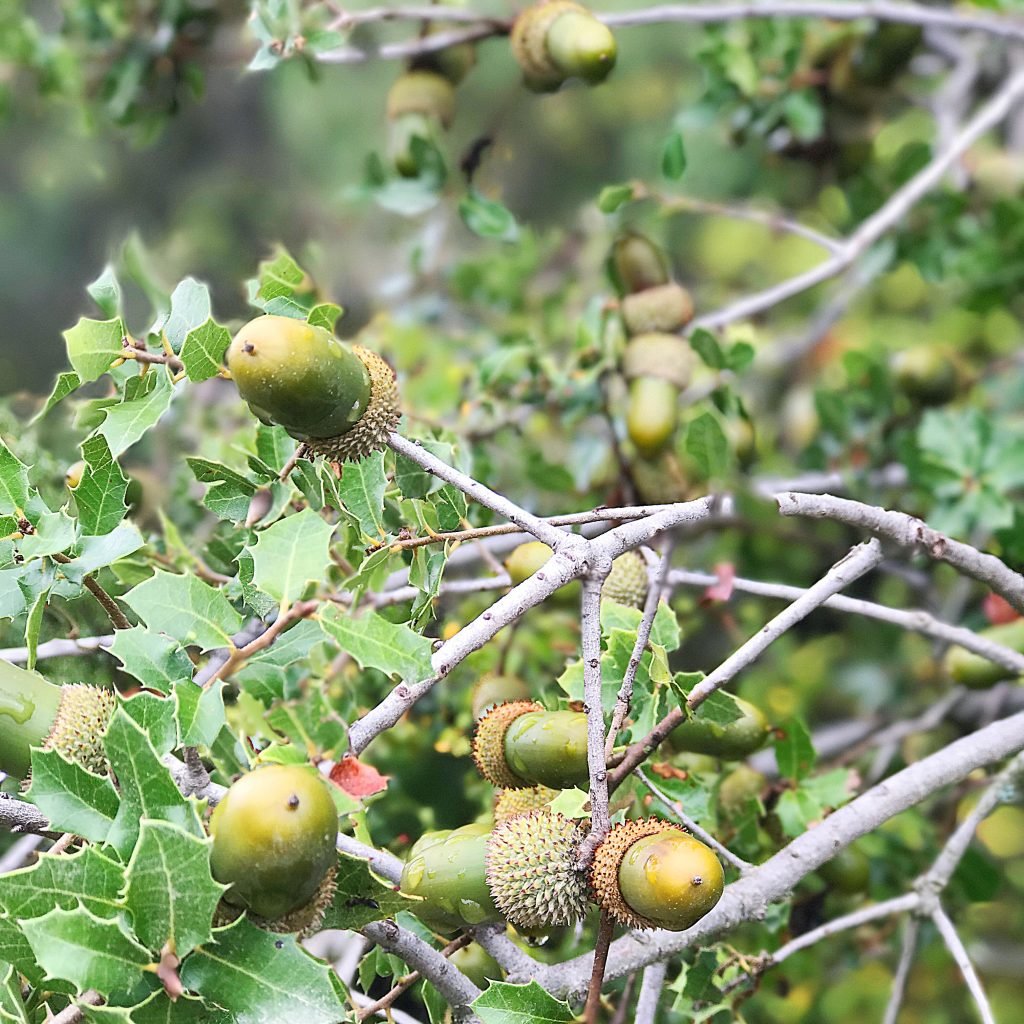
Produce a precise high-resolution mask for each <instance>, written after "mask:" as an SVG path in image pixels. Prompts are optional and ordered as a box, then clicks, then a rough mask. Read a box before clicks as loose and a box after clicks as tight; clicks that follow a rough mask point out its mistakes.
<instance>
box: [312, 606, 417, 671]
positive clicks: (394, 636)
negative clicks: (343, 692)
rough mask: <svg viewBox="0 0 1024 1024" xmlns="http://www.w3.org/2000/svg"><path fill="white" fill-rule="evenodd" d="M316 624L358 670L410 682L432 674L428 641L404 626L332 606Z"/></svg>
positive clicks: (376, 615)
mask: <svg viewBox="0 0 1024 1024" xmlns="http://www.w3.org/2000/svg"><path fill="white" fill-rule="evenodd" d="M320 624H321V625H322V626H323V628H324V632H326V633H327V634H328V636H330V637H331V638H332V639H333V640H334V641H335V642H336V643H337V644H338V646H339V647H340V648H341V649H342V650H343V651H346V652H347V653H348V654H350V655H352V657H353V658H354V659H355V660H356V661H357V662H358V664H359V666H360V668H377V669H380V670H381V672H384V673H386V674H387V675H398V676H401V678H402V679H406V680H409V681H410V682H415V681H419V680H421V679H427V678H428V677H430V676H431V675H432V674H433V669H432V668H431V665H430V654H431V648H432V646H433V645H432V643H431V641H430V640H429V639H428V638H427V637H425V636H420V634H419V633H415V632H413V631H412V630H411V629H410V628H409V627H408V626H403V625H397V624H396V623H393V622H388V620H387V619H385V618H383V617H382V616H380V615H378V614H377V613H376V612H365V613H364V614H362V615H359V616H354V615H352V614H351V612H349V611H346V610H343V609H341V608H338V607H336V606H334V605H331V606H329V607H328V608H325V609H324V610H323V611H322V612H321V613H320Z"/></svg>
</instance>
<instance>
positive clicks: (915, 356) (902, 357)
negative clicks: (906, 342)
mask: <svg viewBox="0 0 1024 1024" xmlns="http://www.w3.org/2000/svg"><path fill="white" fill-rule="evenodd" d="M890 366H891V368H892V372H893V377H894V378H895V381H896V385H897V387H898V388H899V389H900V390H901V391H902V392H903V393H904V394H905V395H906V396H907V397H908V398H910V399H913V400H914V401H915V402H918V403H919V404H920V405H944V404H945V403H946V402H948V401H949V400H950V399H951V398H953V397H955V395H956V393H957V392H958V391H959V390H960V385H961V383H962V377H961V373H960V368H959V366H958V364H957V360H956V357H955V355H954V353H953V352H952V351H951V350H950V349H948V348H943V347H942V346H936V345H915V346H914V347H913V348H907V349H903V351H901V352H897V353H896V354H895V355H894V356H893V357H892V360H891V363H890Z"/></svg>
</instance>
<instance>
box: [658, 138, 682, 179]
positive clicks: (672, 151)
mask: <svg viewBox="0 0 1024 1024" xmlns="http://www.w3.org/2000/svg"><path fill="white" fill-rule="evenodd" d="M685 170H686V147H685V146H684V145H683V136H682V135H681V134H680V133H679V132H673V133H672V134H671V135H670V136H669V137H668V138H667V139H666V140H665V145H664V147H663V148H662V151H661V173H662V174H664V175H665V177H666V178H671V179H672V180H673V181H678V180H679V179H680V178H681V177H682V176H683V172H684V171H685Z"/></svg>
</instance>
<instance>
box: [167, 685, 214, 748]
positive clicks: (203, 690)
mask: <svg viewBox="0 0 1024 1024" xmlns="http://www.w3.org/2000/svg"><path fill="white" fill-rule="evenodd" d="M174 717H175V720H176V721H177V723H178V736H179V740H180V743H181V745H182V746H183V747H209V746H211V745H212V744H213V741H214V740H215V739H216V738H217V733H219V732H220V731H221V729H222V728H223V727H224V725H225V724H226V723H227V719H226V717H225V714H224V684H223V683H214V684H212V685H211V686H206V687H202V686H196V685H195V683H191V682H186V683H175V685H174Z"/></svg>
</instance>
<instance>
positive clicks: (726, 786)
mask: <svg viewBox="0 0 1024 1024" xmlns="http://www.w3.org/2000/svg"><path fill="white" fill-rule="evenodd" d="M767 785H768V780H767V779H766V778H765V776H764V775H762V774H761V773H760V772H759V771H756V770H755V769H754V768H751V767H750V766H749V765H746V764H738V765H737V766H736V767H735V768H733V770H732V771H731V772H729V774H728V775H726V777H725V778H724V779H722V781H721V782H720V783H719V784H718V803H719V805H720V806H721V808H722V810H723V811H725V813H726V814H728V815H734V814H739V813H740V811H742V810H743V809H744V808H745V807H746V806H747V803H748V802H749V801H750V800H759V799H760V798H761V794H762V793H763V792H764V791H765V788H766V787H767Z"/></svg>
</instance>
